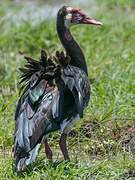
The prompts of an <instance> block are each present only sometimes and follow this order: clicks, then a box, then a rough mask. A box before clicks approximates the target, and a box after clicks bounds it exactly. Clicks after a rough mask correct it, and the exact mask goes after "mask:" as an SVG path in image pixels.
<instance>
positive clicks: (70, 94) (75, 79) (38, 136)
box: [14, 6, 90, 171]
mask: <svg viewBox="0 0 135 180" xmlns="http://www.w3.org/2000/svg"><path fill="white" fill-rule="evenodd" d="M71 10H72V11H71ZM72 12H74V9H73V8H71V7H65V6H64V7H62V8H61V9H60V10H59V12H58V16H57V32H58V35H59V38H60V40H61V42H62V44H63V46H64V48H65V50H66V54H64V52H63V51H62V52H59V51H56V55H55V56H53V57H48V56H47V53H46V51H44V50H42V51H41V57H40V59H39V61H37V60H34V59H32V58H30V57H25V59H26V61H27V63H26V64H25V65H24V67H23V68H20V71H21V78H20V84H21V86H22V89H23V91H22V94H21V96H20V99H19V101H18V105H17V108H16V113H15V120H16V121H15V133H14V157H15V160H16V169H17V171H21V170H23V169H24V168H25V167H26V166H27V165H29V164H30V163H32V162H33V161H34V160H35V158H36V155H37V152H38V149H39V147H40V144H41V142H42V141H43V139H45V140H44V143H45V152H46V155H47V157H48V158H49V159H51V160H52V151H51V149H50V147H49V145H48V143H47V135H48V134H49V133H50V132H53V131H55V130H61V132H62V135H61V138H60V148H61V151H62V153H63V155H64V158H65V159H66V160H67V159H68V160H69V155H68V151H67V147H66V137H67V134H68V132H69V131H70V130H71V128H72V125H73V123H74V121H75V120H76V119H79V118H82V117H83V111H84V108H85V107H86V106H87V105H88V102H89V98H90V84H89V80H88V76H87V66H86V62H85V58H84V55H83V52H82V50H81V48H80V47H79V45H78V44H77V43H76V41H75V40H74V39H73V37H72V35H71V33H70V32H69V27H68V25H69V22H68V23H67V20H68V21H69V19H66V15H67V14H69V13H70V14H71V13H72ZM75 12H76V13H80V10H76V11H75ZM74 14H75V13H73V14H72V16H73V15H74ZM77 17H78V16H77ZM73 19H75V18H73ZM83 19H84V14H83ZM79 20H80V18H79ZM86 20H88V18H86ZM71 22H72V21H71V20H70V23H71ZM77 22H78V21H77Z"/></svg>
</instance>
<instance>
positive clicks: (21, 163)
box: [16, 144, 40, 172]
mask: <svg viewBox="0 0 135 180" xmlns="http://www.w3.org/2000/svg"><path fill="white" fill-rule="evenodd" d="M39 148H40V144H37V145H36V146H35V147H34V148H33V149H32V150H31V151H30V152H29V156H25V157H22V158H18V159H17V160H16V170H17V171H18V172H20V171H23V170H24V169H25V168H26V167H27V166H28V165H30V164H31V163H32V162H34V161H35V159H36V156H37V154H38V150H39Z"/></svg>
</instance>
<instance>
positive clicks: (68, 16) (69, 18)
mask: <svg viewBox="0 0 135 180" xmlns="http://www.w3.org/2000/svg"><path fill="white" fill-rule="evenodd" d="M58 16H61V17H62V18H63V19H64V24H65V26H66V27H67V28H69V27H70V26H71V25H75V24H93V25H102V23H101V22H100V21H97V20H95V19H93V18H92V17H89V16H87V15H86V14H85V13H84V12H83V11H82V10H81V9H78V8H72V7H69V6H63V7H62V8H61V9H60V10H59V12H58Z"/></svg>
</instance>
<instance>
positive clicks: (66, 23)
mask: <svg viewBox="0 0 135 180" xmlns="http://www.w3.org/2000/svg"><path fill="white" fill-rule="evenodd" d="M71 19H72V14H71V13H68V14H67V15H66V16H65V21H64V23H65V26H66V28H69V27H70V26H71Z"/></svg>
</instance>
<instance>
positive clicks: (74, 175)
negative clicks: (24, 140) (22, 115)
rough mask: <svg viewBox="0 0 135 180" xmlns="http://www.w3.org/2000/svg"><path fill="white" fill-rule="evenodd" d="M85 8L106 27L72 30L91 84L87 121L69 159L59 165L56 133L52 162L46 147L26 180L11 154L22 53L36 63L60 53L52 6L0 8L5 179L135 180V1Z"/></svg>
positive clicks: (0, 174)
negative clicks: (44, 53)
mask: <svg viewBox="0 0 135 180" xmlns="http://www.w3.org/2000/svg"><path fill="white" fill-rule="evenodd" d="M79 2H80V3H81V1H79ZM85 2H86V4H85V3H83V4H82V5H81V4H80V7H83V8H84V9H85V10H86V11H87V12H88V14H89V15H92V16H94V17H96V18H97V19H99V20H101V21H102V22H103V23H104V26H103V27H100V28H99V27H89V26H76V27H74V28H72V32H73V34H74V36H75V37H76V39H77V40H78V42H79V43H80V44H81V47H82V48H83V50H84V53H85V56H86V59H87V64H88V68H89V77H90V79H91V82H92V92H91V101H90V104H89V107H88V108H87V110H86V113H85V117H84V119H82V120H81V121H80V123H79V124H77V126H76V128H75V129H74V130H73V131H72V133H71V134H70V135H69V150H70V154H71V157H72V161H71V163H66V162H63V163H58V160H59V159H61V158H62V156H61V153H60V151H59V147H58V139H59V133H58V132H57V133H55V134H53V135H51V136H50V143H51V146H52V149H53V150H54V164H49V162H47V160H46V158H45V157H44V154H43V148H42V149H41V152H40V155H39V156H38V158H37V161H36V162H35V164H34V165H33V166H32V167H30V168H29V169H28V170H27V171H26V172H23V173H22V174H17V173H16V172H14V170H13V168H12V153H11V151H12V145H13V131H14V111H15V105H16V102H17V96H18V85H17V82H18V79H19V75H18V74H19V73H18V67H20V66H21V65H23V63H24V60H23V56H24V54H27V55H30V56H32V57H34V58H37V57H38V56H39V53H40V50H41V49H42V48H44V49H47V50H48V51H49V53H53V52H54V51H55V50H56V49H61V48H62V47H61V44H60V42H59V40H58V38H57V34H56V30H55V20H54V19H53V17H54V16H55V11H56V10H57V8H55V7H54V6H53V5H51V7H50V6H47V8H46V6H45V5H43V4H42V3H41V4H39V5H36V4H32V5H30V4H20V3H17V4H14V3H9V2H8V1H5V2H4V3H1V6H0V27H1V28H0V179H40V180H41V179H124V178H125V179H128V178H130V177H131V179H134V178H135V177H132V176H135V171H134V169H135V161H134V159H135V156H134V152H135V123H134V120H135V60H134V59H135V49H134V47H135V27H134V22H135V12H134V9H135V1H134V0H119V1H117V0H110V1H108V0H102V1H100V0H95V1H94V0H93V1H92V0H91V1H85ZM68 4H69V2H68ZM72 4H73V5H75V2H72V3H71V5H72ZM57 7H59V5H57ZM49 8H50V9H49ZM44 9H45V10H44ZM49 11H50V12H54V14H53V13H51V14H52V19H51V18H50V17H48V16H47V13H45V12H48V13H49ZM46 17H48V20H47V18H46ZM21 54H22V55H21Z"/></svg>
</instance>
